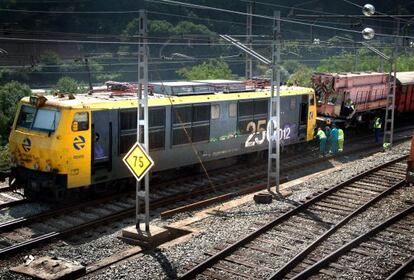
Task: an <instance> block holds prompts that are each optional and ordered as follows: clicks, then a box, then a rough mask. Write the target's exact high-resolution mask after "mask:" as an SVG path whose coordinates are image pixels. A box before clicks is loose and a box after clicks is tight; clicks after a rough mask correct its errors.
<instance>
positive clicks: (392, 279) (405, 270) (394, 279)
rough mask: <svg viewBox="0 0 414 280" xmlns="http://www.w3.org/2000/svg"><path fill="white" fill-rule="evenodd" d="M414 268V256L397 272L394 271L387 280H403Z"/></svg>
mask: <svg viewBox="0 0 414 280" xmlns="http://www.w3.org/2000/svg"><path fill="white" fill-rule="evenodd" d="M413 266H414V256H411V258H410V259H408V261H406V262H405V263H403V264H402V265H401V266H400V267H399V268H398V269H397V270H396V271H394V272H393V273H392V274H391V275H390V276H388V277H387V279H386V280H399V279H403V278H404V275H405V274H406V273H408V272H410V271H411V269H412V268H413Z"/></svg>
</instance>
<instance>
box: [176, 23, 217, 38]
mask: <svg viewBox="0 0 414 280" xmlns="http://www.w3.org/2000/svg"><path fill="white" fill-rule="evenodd" d="M172 33H173V34H175V35H183V34H196V35H197V34H205V35H213V34H214V32H212V31H210V30H209V29H208V28H207V26H205V25H204V24H195V23H192V22H190V21H180V22H179V23H178V24H177V25H176V26H175V27H174V28H173V29H172Z"/></svg>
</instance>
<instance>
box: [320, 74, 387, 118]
mask: <svg viewBox="0 0 414 280" xmlns="http://www.w3.org/2000/svg"><path fill="white" fill-rule="evenodd" d="M387 80H388V74H386V73H377V72H365V73H364V72H361V73H315V74H313V75H312V82H313V86H314V89H315V92H316V99H317V101H318V106H317V110H318V116H321V117H328V118H334V119H343V120H353V119H358V120H359V121H362V120H363V116H364V115H366V114H368V113H371V112H372V111H375V110H379V109H383V108H384V107H385V104H386V97H387V93H388V82H387Z"/></svg>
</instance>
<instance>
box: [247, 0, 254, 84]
mask: <svg viewBox="0 0 414 280" xmlns="http://www.w3.org/2000/svg"><path fill="white" fill-rule="evenodd" d="M252 14H253V6H252V3H251V2H250V3H248V4H247V22H246V35H247V37H246V46H247V47H248V48H249V49H251V48H252V27H253V16H252ZM252 71H253V61H252V58H251V57H250V55H247V54H246V79H247V80H251V79H252V75H253V74H252Z"/></svg>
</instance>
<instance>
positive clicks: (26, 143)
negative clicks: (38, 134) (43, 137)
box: [22, 138, 32, 153]
mask: <svg viewBox="0 0 414 280" xmlns="http://www.w3.org/2000/svg"><path fill="white" fill-rule="evenodd" d="M22 147H23V150H24V151H25V152H26V153H27V152H28V151H30V149H31V148H32V141H30V139H29V138H24V139H23V143H22Z"/></svg>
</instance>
